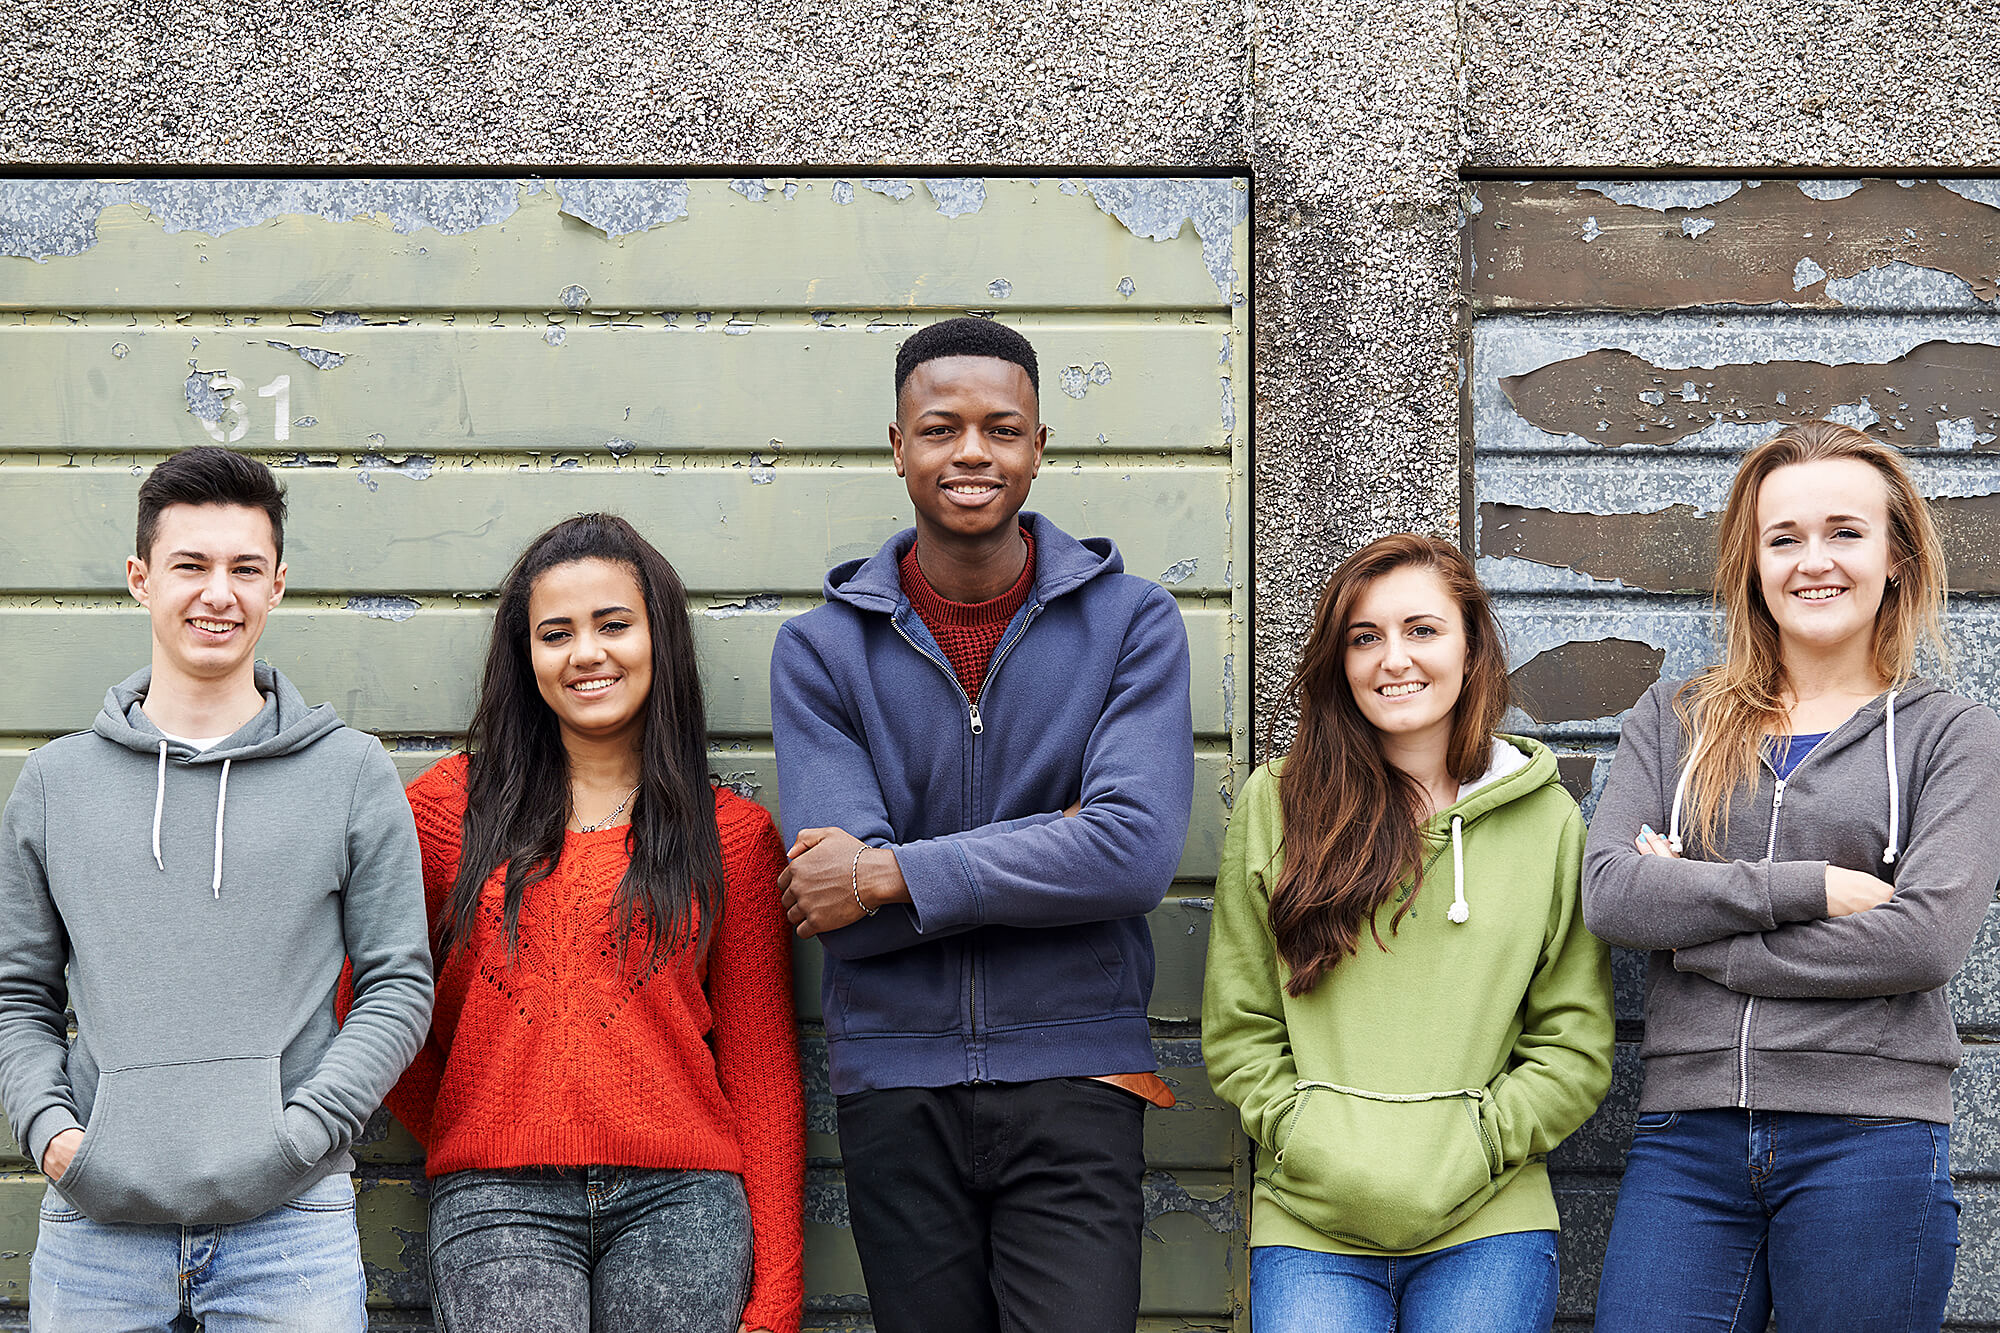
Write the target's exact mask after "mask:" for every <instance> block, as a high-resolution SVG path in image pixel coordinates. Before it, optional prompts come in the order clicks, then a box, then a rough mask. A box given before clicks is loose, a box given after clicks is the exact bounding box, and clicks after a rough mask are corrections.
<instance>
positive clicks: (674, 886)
mask: <svg viewBox="0 0 2000 1333" xmlns="http://www.w3.org/2000/svg"><path fill="white" fill-rule="evenodd" d="M578 560H608V561H611V562H612V563H614V564H619V565H623V566H625V567H626V568H627V569H629V570H631V571H632V576H633V577H634V578H635V579H637V580H638V583H639V590H640V593H641V594H642V595H643V596H644V598H645V605H646V621H647V624H648V626H649V628H650V631H651V639H652V653H653V688H652V691H651V692H650V693H649V694H648V695H647V698H646V713H645V728H644V731H643V733H642V735H641V739H640V743H639V768H640V783H639V794H638V795H637V796H636V797H634V798H633V806H632V823H631V825H630V827H629V828H628V829H627V830H626V834H625V850H626V854H627V855H628V856H629V857H630V858H631V859H630V864H628V865H627V866H626V868H625V877H624V879H623V880H622V881H621V882H620V883H619V885H618V897H617V907H616V912H615V915H616V924H615V930H616V934H617V937H618V948H619V953H620V956H621V957H622V956H623V955H624V952H625V948H626V945H627V944H628V943H629V942H630V940H631V937H632V932H633V930H634V929H635V928H636V927H643V928H644V929H645V930H646V932H647V935H648V937H649V943H650V947H649V951H648V958H647V962H648V964H653V963H658V962H659V961H660V960H661V959H662V958H664V957H665V956H666V955H667V954H668V953H669V952H670V951H671V950H673V949H674V948H675V947H677V946H678V945H680V944H682V943H684V942H686V941H687V940H688V939H689V938H690V936H692V940H693V944H694V947H695V950H696V951H697V952H699V951H700V950H701V949H703V948H705V947H706V945H707V943H708V938H709V932H710V929H711V928H712V927H713V925H714V924H715V917H716V915H717V913H718V912H719V911H720V908H721V902H722V842H721V837H720V835H719V834H718V833H717V832H716V827H715V794H714V791H713V789H712V788H711V787H710V786H709V782H708V722H707V715H706V714H705V713H704V712H703V710H702V701H701V676H700V674H699V671H698V670H697V668H696V664H695V655H694V637H693V634H692V633H691V631H690V630H689V628H688V614H687V593H686V591H685V590H684V589H683V588H682V587H681V580H680V576H679V575H678V574H676V573H674V567H673V566H672V565H670V564H668V563H667V559H666V557H665V556H663V555H661V554H660V553H659V552H658V551H657V550H655V549H653V546H652V544H651V543H650V542H648V541H647V540H646V539H645V538H644V537H641V536H640V535H639V534H638V532H637V531H636V530H635V529H634V528H633V527H632V525H631V524H630V523H627V522H626V521H625V520H624V519H622V518H618V517H616V516H614V515H610V514H582V515H579V516H578V517H576V518H571V519H565V520H564V521H563V522H561V523H558V524H556V525H555V526H554V527H552V528H550V529H549V530H548V531H547V532H544V533H543V534H542V535H541V536H539V537H537V538H535V540H534V541H532V542H530V543H528V549H527V550H525V551H523V552H521V558H520V559H518V560H516V561H515V562H514V567H513V568H512V569H511V570H509V571H507V578H506V581H505V582H503V583H502V584H501V585H500V607H499V613H498V614H497V615H496V616H495V617H494V620H493V640H492V643H491V644H490V645H489V646H488V648H487V650H486V674H485V677H484V678H483V679H482V680H481V681H480V684H479V704H478V707H477V708H476V709H475V710H474V712H473V715H472V730H471V734H470V735H469V736H468V737H467V739H466V750H467V753H468V755H469V762H468V766H467V774H466V800H465V822H464V825H463V828H462V834H461V839H460V844H459V845H460V852H459V860H458V879H457V880H456V881H455V882H454V883H453V885H452V890H451V903H450V906H449V908H448V909H447V911H446V915H445V922H444V929H443V932H442V936H443V939H442V944H443V949H444V952H446V953H450V952H451V951H452V950H454V949H457V948H459V947H460V946H461V945H463V944H465V943H466V942H467V941H469V940H471V938H472V936H473V929H474V926H475V924H476V922H477V920H478V915H479V895H480V892H481V890H482V889H483V888H484V887H485V885H486V881H487V879H488V878H490V877H491V876H492V874H493V872H494V870H495V869H497V868H498V867H500V866H502V865H505V866H506V867H507V873H506V879H505V881H504V883H505V896H504V901H503V906H502V915H503V919H504V920H505V922H506V928H507V947H508V949H509V951H511V950H512V949H513V948H514V946H515V945H516V943H517V942H518V940H519V937H520V921H521V897H522V893H523V891H524V890H525V889H526V888H527V887H528V886H529V885H530V884H533V883H536V882H537V881H539V880H542V879H545V878H547V877H548V876H549V874H550V873H551V872H553V871H554V870H555V868H556V862H557V861H558V860H559V859H560V858H561V856H562V849H563V831H564V829H565V828H566V827H567V826H568V824H569V820H570V814H571V811H570V789H569V751H568V750H567V749H565V748H564V746H563V742H562V733H561V731H560V730H559V728H558V727H557V725H556V718H555V714H554V713H552V712H551V711H549V706H548V704H547V703H545V702H544V701H543V699H542V697H541V692H540V690H539V689H538V688H537V686H536V684H535V671H534V667H533V665H532V664H531V663H530V661H529V658H528V595H529V593H530V592H531V591H532V590H533V588H534V586H535V580H536V579H538V578H540V577H541V576H542V575H543V574H545V573H547V572H548V571H549V570H551V569H554V568H555V567H556V566H558V565H567V564H570V563H572V562H574V561H578Z"/></svg>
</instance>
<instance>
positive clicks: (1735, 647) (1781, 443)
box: [1674, 421, 1949, 847]
mask: <svg viewBox="0 0 2000 1333" xmlns="http://www.w3.org/2000/svg"><path fill="white" fill-rule="evenodd" d="M1838 458H1851V459H1855V460H1857V461H1859V462H1863V463H1866V464H1868V465H1869V466H1870V467H1872V468H1874V469H1875V471H1876V472H1877V474H1879V475H1880V476H1881V478H1882V483H1883V488H1884V490H1886V491H1887V493H1888V498H1889V531H1888V539H1889V575H1890V580H1891V581H1890V583H1889V584H1888V586H1886V587H1885V588H1884V589H1883V590H1882V605H1881V607H1880V608H1879V609H1878V610H1877V611H1876V613H1875V638H1874V644H1873V658H1874V667H1875V674H1876V675H1877V676H1878V677H1879V678H1880V679H1882V680H1885V681H1888V682H1889V683H1890V684H1891V685H1901V684H1903V683H1904V682H1906V681H1908V680H1909V679H1910V677H1911V676H1913V675H1914V674H1916V665H1917V650H1918V647H1919V645H1920V644H1928V645H1929V646H1930V647H1931V648H1932V650H1933V651H1935V652H1936V654H1937V656H1938V659H1939V662H1940V664H1944V663H1947V662H1948V661H1949V652H1948V650H1947V648H1946V645H1945V638H1944V605H1945V561H1944V547H1943V544H1942V543H1940V542H1939V540H1938V535H1937V528H1936V526H1935V525H1934V524H1933V523H1932V521H1931V512H1930V506H1929V505H1927V504H1926V503H1925V502H1924V498H1923V496H1922V495H1921V494H1919V493H1918V491H1917V488H1916V486H1915V484H1914V483H1912V482H1911V480H1910V474H1909V473H1908V472H1907V471H1905V470H1904V468H1903V460H1902V456H1901V455H1900V454H1898V453H1897V452H1896V450H1895V449H1893V448H1891V447H1890V446H1888V445H1886V444H1883V443H1881V442H1880V441H1878V440H1876V439H1874V438H1872V437H1870V436H1868V435H1866V434H1864V433H1863V432H1861V431H1858V430H1856V429H1854V428H1853V427H1852V426H1842V425H1838V424H1836V423H1834V422H1831V421H1809V422H1805V423H1803V424H1801V425H1796V426H1787V427H1786V428H1785V429H1784V430H1782V431H1780V432H1778V434H1777V435H1775V436H1773V437H1772V438H1771V439H1769V440H1767V441H1765V442H1764V443H1763V444H1760V445H1758V446H1757V447H1756V448H1755V449H1752V450H1751V451H1750V452H1749V453H1748V454H1747V455H1745V456H1744V459H1743V462H1742V464H1741V465H1740V466H1739V467H1738V468H1737V469H1736V480H1735V482H1734V483H1733V484H1731V486H1730V488H1729V505H1728V507H1727V508H1726V509H1724V510H1723V513H1722V528H1721V531H1720V533H1719V534H1718V537H1717V541H1716V565H1715V600H1716V602H1717V603H1719V604H1720V606H1721V608H1722V611H1723V627H1724V628H1723V639H1724V650H1723V657H1722V660H1721V661H1720V662H1718V663H1716V664H1715V665H1714V666H1711V667H1709V668H1707V669H1706V670H1704V671H1701V672H1699V673H1698V674H1696V675H1695V676H1694V677H1692V678H1691V679H1689V681H1688V682H1687V684H1685V685H1683V686H1682V687H1681V689H1680V692H1679V693H1678V694H1677V695H1676V696H1675V698H1674V714H1675V716H1677V717H1678V718H1679V719H1680V723H1681V728H1682V731H1683V733H1684V734H1685V735H1686V736H1687V737H1688V738H1689V744H1690V746H1691V747H1693V748H1695V750H1696V751H1697V752H1696V753H1695V755H1694V758H1693V769H1692V771H1691V772H1690V773H1689V774H1688V786H1687V807H1686V808H1687V815H1686V817H1685V819H1684V821H1683V827H1684V830H1687V831H1691V832H1692V833H1693V835H1694V836H1695V837H1698V838H1700V839H1701V840H1702V841H1703V842H1704V843H1705V844H1707V845H1708V846H1711V847H1713V846H1717V845H1720V842H1721V838H1722V836H1723V835H1724V834H1725V833H1726V831H1727V829H1728V826H1729V807H1730V804H1731V801H1732V799H1733V798H1734V797H1735V795H1736V794H1737V793H1738V792H1739V791H1747V790H1749V789H1751V788H1752V787H1754V785H1755V783H1756V777H1757V766H1758V764H1759V762H1760V761H1761V758H1762V755H1763V747H1764V743H1765V736H1766V734H1767V733H1770V732H1773V731H1779V732H1783V731H1788V730H1789V728H1790V722H1789V720H1788V716H1787V712H1786V708H1785V702H1784V691H1785V687H1786V685H1787V683H1788V682H1787V678H1786V675H1785V662H1784V657H1783V654H1782V653H1781V652H1780V646H1779V637H1778V622H1777V621H1776V620H1775V619H1773V618H1772V616H1771V608H1770V607H1768V606H1766V605H1765V604H1764V594H1763V591H1762V588H1761V587H1760V584H1759V579H1758V573H1757V554H1758V551H1759V549H1760V548H1759V542H1758V539H1757V493H1758V491H1759V490H1760V489H1761V488H1762V487H1763V484H1764V481H1765V479H1766V478H1768V477H1769V476H1770V475H1771V474H1772V473H1773V472H1776V471H1777V470H1778V469H1779V468H1782V467H1791V466H1793V465H1794V464H1798V463H1817V462H1821V461H1823V460H1826V459H1838Z"/></svg>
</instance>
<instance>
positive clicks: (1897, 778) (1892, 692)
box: [1667, 677, 1944, 866]
mask: <svg viewBox="0 0 2000 1333" xmlns="http://www.w3.org/2000/svg"><path fill="white" fill-rule="evenodd" d="M1943 689H1944V687H1943V686H1942V685H1939V684H1938V683H1937V682H1936V681H1931V680H1924V679H1922V678H1921V677H1913V678H1912V679H1910V680H1907V681H1904V682H1903V683H1902V684H1900V685H1892V686H1890V687H1889V688H1888V689H1886V690H1884V691H1883V692H1882V693H1880V694H1878V695H1876V696H1875V697H1874V698H1873V699H1870V700H1869V701H1868V702H1867V703H1865V704H1863V705H1861V707H1859V708H1857V709H1855V710H1854V711H1853V712H1852V713H1850V714H1848V716H1847V720H1846V721H1844V722H1842V723H1841V724H1840V725H1839V726H1837V727H1835V728H1834V729H1833V730H1832V731H1829V732H1828V733H1827V734H1826V739H1825V740H1822V741H1821V742H1820V743H1819V744H1817V745H1815V746H1814V747H1813V753H1814V754H1815V755H1819V756H1822V757H1824V756H1825V755H1829V754H1833V753H1835V752H1836V751H1840V750H1844V749H1846V748H1847V747H1848V746H1850V745H1853V744H1854V743H1855V742H1856V741H1859V740H1861V739H1863V738H1864V737H1867V736H1870V735H1873V734H1874V732H1875V731H1876V729H1877V728H1878V727H1879V728H1880V729H1881V731H1882V733H1883V735H1882V764H1883V767H1884V768H1885V769H1886V770H1887V773H1888V780H1889V845H1888V847H1887V848H1886V849H1885V850H1884V851H1883V853H1882V864H1883V865H1885V866H1893V865H1895V864H1896V858H1897V856H1899V855H1900V854H1901V853H1902V851H1903V785H1902V779H1901V775H1900V774H1898V773H1897V771H1896V710H1897V709H1898V708H1908V707H1909V706H1910V705H1911V704H1912V703H1914V702H1916V701H1917V700H1919V699H1922V698H1923V697H1924V696H1926V695H1930V694H1937V693H1940V692H1941V691H1942V690H1943ZM1706 739H1707V737H1706V735H1705V734H1697V735H1696V736H1695V738H1694V744H1693V745H1692V746H1690V747H1689V748H1688V752H1687V758H1686V759H1685V760H1683V761H1682V763H1681V771H1680V777H1679V778H1678V779H1677V780H1676V781H1675V782H1674V802H1673V807H1672V809H1671V810H1669V812H1668V815H1667V845H1668V846H1669V847H1672V848H1673V849H1674V851H1675V852H1676V853H1678V852H1679V851H1680V850H1681V806H1682V803H1683V802H1685V801H1686V799H1687V789H1688V781H1689V779H1690V778H1691V777H1692V775H1693V773H1694V766H1695V761H1696V760H1698V759H1699V758H1700V757H1701V752H1702V747H1703V744H1704V742H1705V741H1706ZM1784 785H1785V784H1784V782H1783V781H1782V780H1781V781H1780V782H1779V783H1778V788H1779V790H1781V791H1782V790H1783V789H1784Z"/></svg>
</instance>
